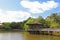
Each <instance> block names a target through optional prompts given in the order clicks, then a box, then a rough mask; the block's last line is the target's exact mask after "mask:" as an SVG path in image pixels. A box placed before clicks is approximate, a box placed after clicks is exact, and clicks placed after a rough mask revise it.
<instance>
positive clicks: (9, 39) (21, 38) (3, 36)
mask: <svg viewBox="0 0 60 40" xmlns="http://www.w3.org/2000/svg"><path fill="white" fill-rule="evenodd" d="M0 40H60V36H54V35H52V36H51V35H34V34H29V33H27V32H24V33H21V32H9V33H0Z"/></svg>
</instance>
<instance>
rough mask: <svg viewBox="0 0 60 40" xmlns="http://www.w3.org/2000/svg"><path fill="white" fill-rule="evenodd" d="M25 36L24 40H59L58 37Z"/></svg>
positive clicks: (27, 34)
mask: <svg viewBox="0 0 60 40" xmlns="http://www.w3.org/2000/svg"><path fill="white" fill-rule="evenodd" d="M25 34H26V35H25V38H26V40H60V36H54V35H52V36H51V35H36V34H35V35H34V34H29V33H25Z"/></svg>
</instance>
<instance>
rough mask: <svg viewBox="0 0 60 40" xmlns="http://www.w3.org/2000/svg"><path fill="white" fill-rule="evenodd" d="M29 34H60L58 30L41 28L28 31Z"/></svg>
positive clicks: (59, 29)
mask: <svg viewBox="0 0 60 40" xmlns="http://www.w3.org/2000/svg"><path fill="white" fill-rule="evenodd" d="M27 31H28V32H29V33H32V34H33V33H37V34H40V33H42V34H44V32H47V33H48V34H51V35H52V34H53V33H54V32H57V33H60V28H41V29H28V30H27Z"/></svg>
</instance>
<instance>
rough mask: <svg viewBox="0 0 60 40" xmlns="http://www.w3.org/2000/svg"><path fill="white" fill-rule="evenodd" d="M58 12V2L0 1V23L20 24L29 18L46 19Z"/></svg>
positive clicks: (44, 0) (43, 0) (59, 2)
mask: <svg viewBox="0 0 60 40" xmlns="http://www.w3.org/2000/svg"><path fill="white" fill-rule="evenodd" d="M57 12H60V0H0V22H21V21H24V20H27V19H28V18H29V17H32V18H36V17H38V16H42V17H43V18H46V17H47V16H49V15H51V14H52V13H57Z"/></svg>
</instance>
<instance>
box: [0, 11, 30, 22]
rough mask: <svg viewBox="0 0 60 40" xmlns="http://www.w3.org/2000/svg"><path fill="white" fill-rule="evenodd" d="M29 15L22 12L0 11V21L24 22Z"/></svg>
mask: <svg viewBox="0 0 60 40" xmlns="http://www.w3.org/2000/svg"><path fill="white" fill-rule="evenodd" d="M30 16H31V15H30V13H28V12H24V11H3V10H0V21H1V22H13V21H14V22H19V21H23V20H26V19H27V18H29V17H30Z"/></svg>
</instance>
